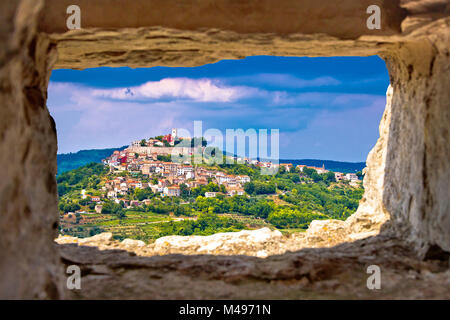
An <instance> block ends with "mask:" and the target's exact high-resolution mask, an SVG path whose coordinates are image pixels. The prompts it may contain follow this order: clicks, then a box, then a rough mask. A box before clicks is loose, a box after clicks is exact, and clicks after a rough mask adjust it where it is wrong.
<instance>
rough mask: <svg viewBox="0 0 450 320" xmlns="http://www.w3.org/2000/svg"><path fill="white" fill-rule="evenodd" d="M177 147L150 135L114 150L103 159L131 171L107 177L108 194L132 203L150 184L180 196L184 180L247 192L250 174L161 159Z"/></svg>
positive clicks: (261, 164)
mask: <svg viewBox="0 0 450 320" xmlns="http://www.w3.org/2000/svg"><path fill="white" fill-rule="evenodd" d="M175 139H180V138H179V137H177V130H176V129H172V132H171V134H168V135H166V136H164V137H163V141H164V142H168V143H169V144H170V145H172V146H173V141H175ZM181 139H182V138H181ZM173 148H177V147H165V145H164V143H163V142H161V141H160V140H157V139H148V140H145V141H142V140H141V141H135V142H133V143H132V144H131V145H130V146H129V147H128V148H126V149H124V150H122V151H114V153H113V154H112V155H111V156H110V157H108V158H106V159H105V160H103V163H104V164H105V165H108V166H109V167H110V170H111V172H121V171H126V172H128V173H129V174H128V175H127V176H126V177H122V176H117V177H116V178H114V179H112V180H109V181H107V182H106V183H105V185H104V187H103V191H104V192H105V193H106V196H107V197H108V198H110V199H114V200H115V201H116V202H120V201H124V202H125V203H126V204H127V205H133V204H132V203H130V204H128V203H127V202H126V201H125V199H124V198H123V197H124V196H125V195H126V194H128V193H129V191H130V190H131V189H136V188H139V189H147V188H150V189H151V190H152V192H153V193H159V194H162V195H163V196H169V197H176V196H180V194H181V190H180V186H181V185H182V184H184V185H186V186H187V187H188V188H189V189H190V188H195V187H199V186H202V185H207V184H208V183H209V182H213V183H216V184H217V185H219V186H220V185H223V186H224V187H225V190H226V193H227V195H229V196H234V195H243V194H244V189H243V185H244V184H245V183H247V182H250V177H248V176H246V175H241V176H235V175H228V174H225V173H223V172H221V171H216V170H208V169H206V168H204V167H201V166H197V167H196V166H193V165H191V164H190V162H185V163H175V162H165V161H159V160H158V156H159V155H170V154H172V151H173ZM191 151H192V150H191ZM234 160H236V161H237V162H238V163H245V164H250V165H255V166H257V167H261V168H274V167H283V168H284V169H285V170H286V171H288V172H290V171H292V170H293V168H294V166H293V165H292V164H291V163H280V164H274V163H272V162H265V161H258V160H255V159H250V158H238V157H235V158H234ZM296 168H297V169H298V171H303V169H304V168H311V169H315V170H316V171H317V172H318V173H327V172H328V170H326V169H325V167H324V166H322V167H321V168H320V167H313V166H306V165H298V166H297V167H296ZM140 175H142V176H144V177H145V178H147V181H151V182H142V181H141V180H140V179H139V178H137V177H138V176H140ZM130 177H132V178H130ZM335 177H336V181H341V180H349V181H351V182H358V181H359V179H358V177H357V176H356V174H354V173H348V174H343V173H340V172H336V173H335ZM205 196H206V197H215V196H216V193H215V192H207V194H205ZM93 201H95V200H93Z"/></svg>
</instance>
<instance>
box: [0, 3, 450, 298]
mask: <svg viewBox="0 0 450 320" xmlns="http://www.w3.org/2000/svg"><path fill="white" fill-rule="evenodd" d="M43 2H44V1H43V0H42V1H36V0H20V1H1V2H0V17H1V19H2V24H1V25H0V41H1V44H2V45H1V46H0V86H1V87H0V88H1V90H0V101H1V106H2V109H1V118H0V141H1V150H2V152H1V153H0V164H1V165H2V167H3V169H4V171H3V172H4V176H3V179H1V180H0V252H1V255H2V256H1V260H0V273H1V275H2V276H1V278H0V296H1V297H4V298H19V297H20V298H58V297H61V292H62V290H61V288H60V285H63V284H64V283H63V281H60V280H59V279H58V277H59V276H58V275H62V274H63V272H62V271H63V270H62V269H61V268H60V267H59V264H58V259H59V257H58V253H57V251H56V250H55V249H54V247H53V246H52V241H53V239H54V238H55V237H56V228H57V223H58V222H57V219H58V213H57V207H56V183H55V178H54V177H55V173H56V146H57V144H56V134H55V126H54V123H53V120H52V119H51V117H50V115H49V113H48V110H47V108H46V107H45V101H46V87H47V82H48V77H49V72H50V69H51V68H53V67H58V68H62V67H64V68H87V67H97V66H130V67H144V66H147V67H149V66H156V65H167V66H195V65H201V64H205V63H212V62H215V61H218V60H220V59H238V58H243V57H246V56H249V55H262V54H266V55H285V56H336V55H347V56H348V55H361V56H365V55H374V54H378V55H380V56H382V57H383V58H384V59H385V60H386V62H387V67H388V69H389V73H390V77H391V86H392V89H389V90H388V104H387V106H388V107H387V110H386V112H385V115H384V116H383V121H382V124H381V126H380V139H379V140H378V142H377V144H376V146H375V148H374V150H372V152H371V153H370V154H369V157H368V167H367V169H366V175H367V178H366V182H365V186H366V194H365V196H364V199H363V201H362V203H361V207H360V209H359V210H358V212H357V213H356V214H355V215H354V216H352V217H351V218H350V219H348V220H347V221H346V222H336V221H329V222H318V223H313V224H312V225H311V228H310V230H308V232H307V234H306V236H305V237H306V239H307V241H310V242H311V243H318V242H323V245H325V246H326V245H330V244H335V243H336V242H339V241H346V240H352V239H358V238H360V237H362V236H364V235H373V234H375V233H376V232H378V229H379V227H380V225H381V224H382V223H383V221H384V219H386V218H387V216H388V215H389V216H390V222H389V223H385V224H384V225H383V226H386V228H383V229H384V230H385V231H386V232H390V233H391V234H392V235H394V236H396V237H400V238H404V239H408V240H410V241H412V243H413V244H414V247H415V248H416V249H417V252H419V253H420V254H421V255H422V256H423V257H433V256H436V257H438V256H439V254H440V253H442V250H444V251H450V235H449V232H448V230H450V219H449V212H450V211H449V197H448V195H449V179H450V177H449V174H450V172H449V160H450V155H449V147H448V146H449V132H448V128H449V123H450V119H449V102H448V101H449V90H448V88H449V87H450V79H449V76H450V73H449V65H450V61H449V49H448V43H450V41H449V40H450V39H449V33H450V31H449V30H450V28H449V25H450V18H449V15H450V5H449V4H448V1H446V0H422V1H413V0H400V1H391V0H384V1H381V0H380V1H350V0H346V1H341V2H340V3H339V5H336V2H335V1H328V0H327V1H310V0H307V1H306V0H305V1H301V3H300V2H298V1H288V0H286V1H281V2H280V1H272V0H264V1H249V2H245V1H233V2H230V1H225V0H224V1H218V2H211V1H207V0H198V1H196V2H195V6H193V5H192V3H191V2H189V4H188V3H187V2H183V1H175V0H173V1H163V0H161V1H148V2H146V1H141V0H139V1H133V2H130V1H124V0H109V1H107V0H102V1H96V2H93V1H86V0H84V1H70V4H72V3H83V4H84V5H87V6H88V7H87V8H88V9H89V10H87V11H86V10H85V11H83V12H84V13H83V14H84V15H85V14H87V15H88V16H85V20H82V23H83V21H84V23H86V24H85V25H84V27H85V29H84V30H75V31H70V32H65V29H64V25H65V17H66V16H65V7H66V4H67V5H68V4H69V3H68V1H66V0H64V1H63V0H61V1H56V0H47V1H45V7H44V10H42V11H41V14H42V16H41V18H40V19H39V23H40V27H39V30H40V33H39V34H38V33H37V32H36V24H37V22H38V18H37V15H38V12H39V9H40V8H41V6H42V5H43ZM369 2H370V3H369ZM146 3H147V4H148V5H150V4H151V9H152V11H149V10H147V9H149V7H147V6H148V5H147V4H146ZM373 3H378V4H380V6H381V7H382V12H384V15H383V20H382V21H383V23H382V31H380V32H377V31H374V30H372V31H369V30H367V29H366V28H365V18H366V17H367V15H366V14H365V13H364V12H365V7H366V6H367V5H368V4H373ZM82 7H83V6H82ZM330 7H332V8H333V9H332V10H330ZM144 9H145V10H144ZM148 12H151V14H149V15H147V13H148ZM130 17H132V19H131V20H129V19H130ZM133 17H134V18H133ZM136 17H137V18H136ZM86 19H87V20H86ZM130 21H132V22H133V23H135V24H131V22H130ZM127 27H128V28H127ZM55 50H56V51H57V53H58V59H57V60H56V58H55ZM391 93H392V97H391ZM389 106H390V108H389ZM324 227H325V228H324ZM333 237H334V238H335V239H334V240H333V239H332V238H333ZM308 239H309V240H308ZM350 249H351V248H350Z"/></svg>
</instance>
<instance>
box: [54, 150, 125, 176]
mask: <svg viewBox="0 0 450 320" xmlns="http://www.w3.org/2000/svg"><path fill="white" fill-rule="evenodd" d="M126 147H128V146H123V147H120V148H108V149H91V150H80V151H78V152H75V153H62V154H58V155H57V156H56V157H57V164H58V174H61V173H63V172H66V171H69V170H72V169H76V168H79V167H82V166H84V165H86V164H88V163H91V162H97V163H99V162H101V161H102V159H105V158H106V157H108V156H110V155H111V153H113V152H114V150H123V149H125V148H126Z"/></svg>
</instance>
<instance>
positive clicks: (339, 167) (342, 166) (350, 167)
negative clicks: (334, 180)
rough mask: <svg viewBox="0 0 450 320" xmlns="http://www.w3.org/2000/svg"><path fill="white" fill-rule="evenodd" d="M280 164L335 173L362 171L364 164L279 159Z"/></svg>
mask: <svg viewBox="0 0 450 320" xmlns="http://www.w3.org/2000/svg"><path fill="white" fill-rule="evenodd" d="M280 163H292V164H293V165H299V164H304V165H307V166H314V167H322V165H325V169H327V170H330V171H335V172H343V173H352V172H358V171H361V170H362V169H364V167H365V166H366V163H365V162H342V161H334V160H319V159H280Z"/></svg>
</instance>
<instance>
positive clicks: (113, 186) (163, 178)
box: [103, 160, 250, 201]
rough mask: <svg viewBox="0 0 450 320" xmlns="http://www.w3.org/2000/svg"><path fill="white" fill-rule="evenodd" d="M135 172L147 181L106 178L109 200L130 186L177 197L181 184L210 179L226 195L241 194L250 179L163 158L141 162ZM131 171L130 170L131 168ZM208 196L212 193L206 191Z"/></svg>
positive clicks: (197, 184) (128, 178)
mask: <svg viewBox="0 0 450 320" xmlns="http://www.w3.org/2000/svg"><path fill="white" fill-rule="evenodd" d="M137 170H138V171H137V172H138V173H140V174H142V175H143V176H145V177H147V178H148V180H149V181H150V182H142V181H141V180H140V179H138V178H130V177H122V176H118V177H115V178H114V179H112V180H108V181H106V183H105V185H104V186H103V188H104V191H106V195H107V197H108V198H111V199H118V200H119V201H120V197H121V196H124V195H126V194H127V193H128V192H129V191H130V190H131V189H136V188H139V189H146V188H150V189H151V190H152V192H153V193H160V194H162V195H164V196H169V197H173V196H175V197H176V196H180V193H181V191H180V185H182V184H185V185H186V186H187V187H188V188H195V187H199V186H203V185H207V184H208V183H209V182H213V183H216V184H217V185H223V186H224V187H225V190H226V191H227V194H228V195H229V196H233V195H243V194H244V189H243V185H244V184H245V183H247V182H250V177H249V176H246V175H241V176H235V175H228V174H225V173H223V172H221V171H214V170H207V169H205V168H203V167H197V168H194V167H193V166H191V165H183V164H178V163H173V162H163V161H149V160H146V161H143V162H142V163H141V164H139V165H138V167H137ZM130 174H133V171H130ZM208 196H211V194H209V195H208Z"/></svg>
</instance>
